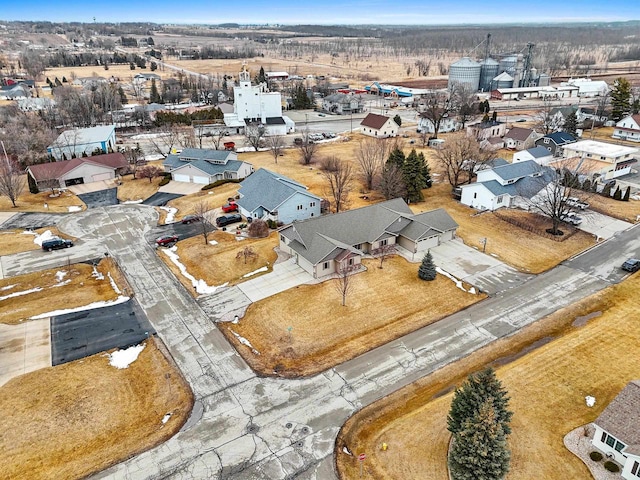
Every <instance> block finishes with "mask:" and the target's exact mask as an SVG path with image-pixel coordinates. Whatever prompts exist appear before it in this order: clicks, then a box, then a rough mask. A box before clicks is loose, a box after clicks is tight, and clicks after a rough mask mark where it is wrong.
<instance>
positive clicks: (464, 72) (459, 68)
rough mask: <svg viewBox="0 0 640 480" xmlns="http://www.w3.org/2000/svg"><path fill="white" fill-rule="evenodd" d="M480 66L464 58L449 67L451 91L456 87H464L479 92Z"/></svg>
mask: <svg viewBox="0 0 640 480" xmlns="http://www.w3.org/2000/svg"><path fill="white" fill-rule="evenodd" d="M480 70H481V67H480V64H479V63H478V62H474V61H473V60H471V59H470V58H469V57H463V58H461V59H460V60H458V61H457V62H454V63H452V64H451V66H450V67H449V90H451V88H452V87H453V86H454V85H463V86H465V87H468V88H469V89H470V90H471V91H473V92H477V91H478V87H479V85H480Z"/></svg>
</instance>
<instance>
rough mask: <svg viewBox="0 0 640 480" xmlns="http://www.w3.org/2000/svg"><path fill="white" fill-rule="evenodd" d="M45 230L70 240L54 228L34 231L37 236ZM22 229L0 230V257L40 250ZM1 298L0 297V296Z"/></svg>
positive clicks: (30, 236)
mask: <svg viewBox="0 0 640 480" xmlns="http://www.w3.org/2000/svg"><path fill="white" fill-rule="evenodd" d="M47 230H49V231H51V233H52V234H53V235H56V236H58V237H60V238H64V239H68V240H72V238H71V237H69V236H68V235H63V234H61V233H60V231H59V230H58V229H57V228H56V227H45V228H39V229H37V230H34V232H36V233H37V234H38V235H42V234H43V233H44V232H46V231H47ZM24 232H25V230H24V229H19V230H0V240H1V242H0V255H12V254H14V253H20V252H28V251H30V250H38V249H40V248H41V247H40V245H38V244H37V243H35V242H34V241H33V239H34V237H35V235H31V234H27V233H24ZM0 296H1V295H0Z"/></svg>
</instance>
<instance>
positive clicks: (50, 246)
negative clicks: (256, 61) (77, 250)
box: [42, 238, 73, 252]
mask: <svg viewBox="0 0 640 480" xmlns="http://www.w3.org/2000/svg"><path fill="white" fill-rule="evenodd" d="M69 247H73V242H72V241H71V240H64V239H62V238H52V239H51V240H45V241H44V242H42V249H43V250H46V251H47V252H51V251H52V250H58V249H60V248H69Z"/></svg>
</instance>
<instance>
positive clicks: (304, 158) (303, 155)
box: [297, 128, 318, 165]
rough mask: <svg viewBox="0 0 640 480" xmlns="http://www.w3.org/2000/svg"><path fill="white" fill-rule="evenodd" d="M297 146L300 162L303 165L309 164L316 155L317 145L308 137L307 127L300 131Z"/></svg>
mask: <svg viewBox="0 0 640 480" xmlns="http://www.w3.org/2000/svg"><path fill="white" fill-rule="evenodd" d="M297 146H298V151H299V152H300V163H301V164H303V165H309V164H311V163H312V162H313V159H314V157H315V155H316V151H317V149H318V145H317V144H316V143H314V142H313V140H311V139H310V138H309V129H308V128H307V129H306V130H305V131H304V132H303V133H302V141H301V142H300V143H298V144H297Z"/></svg>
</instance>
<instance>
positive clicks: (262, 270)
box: [242, 267, 269, 278]
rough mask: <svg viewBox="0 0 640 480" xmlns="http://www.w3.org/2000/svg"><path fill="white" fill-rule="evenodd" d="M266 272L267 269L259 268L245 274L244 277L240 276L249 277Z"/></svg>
mask: <svg viewBox="0 0 640 480" xmlns="http://www.w3.org/2000/svg"><path fill="white" fill-rule="evenodd" d="M267 270H269V267H261V268H259V269H257V270H254V271H253V272H249V273H245V274H244V275H242V278H247V277H251V276H252V275H255V274H256V273H260V272H266V271H267Z"/></svg>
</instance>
